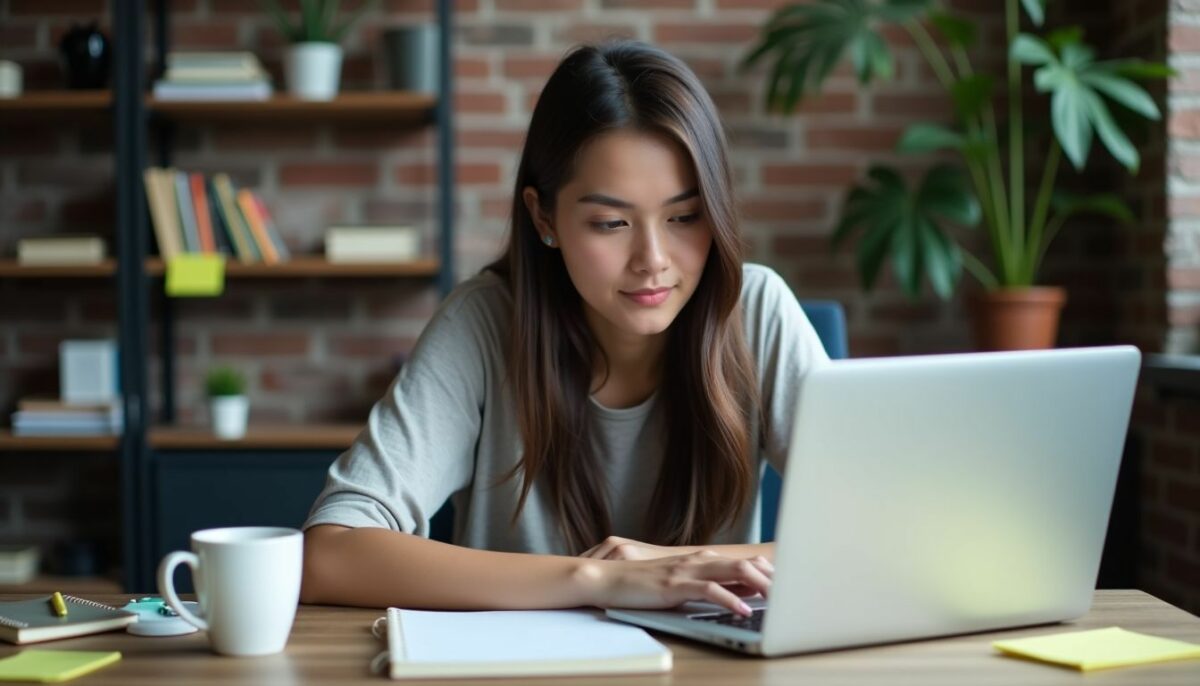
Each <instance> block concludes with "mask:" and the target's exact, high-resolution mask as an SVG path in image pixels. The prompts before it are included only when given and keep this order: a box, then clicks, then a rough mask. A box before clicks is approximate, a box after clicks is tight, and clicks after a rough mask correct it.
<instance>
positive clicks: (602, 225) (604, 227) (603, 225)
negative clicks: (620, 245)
mask: <svg viewBox="0 0 1200 686" xmlns="http://www.w3.org/2000/svg"><path fill="white" fill-rule="evenodd" d="M589 223H590V224H591V225H592V228H594V229H598V230H600V231H615V230H617V229H619V228H621V225H622V224H624V223H625V220H624V219H614V220H613V221H610V222H589Z"/></svg>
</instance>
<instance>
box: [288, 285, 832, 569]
mask: <svg viewBox="0 0 1200 686" xmlns="http://www.w3.org/2000/svg"><path fill="white" fill-rule="evenodd" d="M743 276H744V279H743V285H742V297H741V303H742V308H743V314H744V317H745V332H746V338H747V342H748V345H749V349H750V354H751V356H752V357H753V358H754V360H755V363H756V365H755V366H756V369H757V373H758V378H759V384H760V392H761V397H762V402H763V405H764V411H765V412H764V416H765V417H766V420H767V423H768V426H766V427H765V431H762V432H761V434H760V431H759V427H758V425H757V420H756V421H755V423H754V425H753V426H752V427H751V429H752V433H751V435H752V436H759V435H761V436H762V441H761V445H760V446H759V447H760V450H759V461H760V466H761V465H762V464H764V463H763V460H764V459H765V460H766V461H767V462H770V463H771V464H772V465H773V466H774V467H775V468H776V469H778V470H779V471H780V472H781V473H782V472H783V468H784V462H785V460H786V458H787V449H788V446H789V443H790V436H791V430H792V419H793V417H794V414H795V409H796V408H795V405H796V399H797V386H798V382H799V380H800V379H801V377H803V376H804V375H805V374H806V373H807V372H808V370H810V369H812V368H813V367H814V366H815V365H819V364H824V363H826V362H828V360H829V358H828V356H827V355H826V354H825V349H824V348H823V347H822V345H821V342H820V339H818V337H817V334H816V332H815V331H814V330H813V328H812V324H810V323H809V321H808V318H807V317H805V316H804V312H803V310H801V308H800V305H799V304H798V303H797V301H796V298H795V297H794V296H793V295H792V292H791V290H790V289H789V288H788V286H787V284H786V283H785V282H784V281H783V279H782V278H780V277H779V275H778V274H776V273H775V272H774V271H772V270H771V269H769V268H767V267H763V266H760V265H753V264H747V265H745V266H744V268H743ZM512 313H513V303H512V298H511V296H510V294H509V292H508V288H507V286H506V285H505V284H504V282H503V281H502V280H501V279H500V278H499V277H498V276H496V275H495V274H492V273H491V272H483V273H481V274H479V275H476V276H474V277H472V278H471V279H469V280H467V281H465V282H464V283H462V284H461V285H459V286H458V287H457V288H455V289H454V291H453V292H452V293H451V294H450V296H449V297H447V298H446V300H445V301H444V302H443V303H442V304H441V306H440V307H439V308H438V310H437V312H436V313H435V314H434V315H433V318H432V319H431V320H430V322H429V324H428V326H426V328H425V330H424V331H423V332H422V334H421V337H420V338H419V339H418V341H417V344H416V346H415V348H414V349H413V352H412V355H411V356H410V358H409V359H408V361H407V362H406V363H405V365H404V367H403V369H401V371H400V373H399V375H398V376H397V377H396V380H395V381H394V382H393V383H392V385H391V388H389V389H388V392H387V394H386V395H385V396H384V397H383V398H382V399H381V400H379V402H377V403H376V404H375V407H374V408H373V409H372V410H371V414H370V417H369V419H368V420H367V426H366V428H365V429H363V431H362V432H361V433H360V434H359V435H358V437H357V438H356V439H355V441H354V445H352V446H351V447H350V449H349V450H347V451H346V452H345V453H344V454H342V455H341V457H339V458H338V460H337V461H336V462H335V463H334V464H333V465H332V466H331V467H330V468H329V477H328V479H327V480H326V484H325V488H324V490H322V491H321V494H320V495H319V496H317V500H316V503H315V504H314V505H313V508H312V512H311V513H310V514H309V517H308V520H307V521H306V522H305V524H304V527H305V528H308V527H311V526H315V525H317V524H339V525H342V526H348V527H380V528H387V529H393V530H396V531H403V532H406V533H411V534H417V535H419V536H428V535H429V518H430V517H432V516H433V514H434V513H435V512H437V510H438V508H439V507H441V505H442V504H443V503H444V502H445V501H446V499H447V498H452V499H453V503H454V507H455V527H454V543H456V544H458V545H463V546H469V547H472V548H480V549H486V550H496V551H509V552H529V553H548V554H569V550H568V549H567V546H566V543H565V540H564V539H563V537H562V534H561V531H560V529H559V527H558V525H557V523H556V522H555V517H554V514H553V509H552V508H551V507H550V504H549V501H548V499H547V493H546V491H545V489H543V488H540V487H539V486H540V484H537V483H535V484H534V486H533V488H532V490H531V491H530V495H529V499H528V501H527V502H526V504H525V508H524V510H523V511H522V512H521V515H520V516H519V517H518V518H517V519H516V521H515V522H513V521H512V515H513V511H514V509H515V507H516V503H517V500H518V497H519V495H520V489H521V476H520V474H519V473H518V474H517V475H516V476H514V477H513V478H512V479H509V480H507V481H505V480H503V475H505V474H507V473H508V472H509V471H510V470H511V469H512V468H513V466H514V465H516V464H517V462H518V461H519V459H520V455H521V438H520V434H519V431H518V429H517V420H516V414H515V411H514V410H515V406H514V401H513V398H512V395H511V394H512V389H511V386H508V385H505V384H504V383H503V382H502V380H503V379H504V378H505V373H504V372H505V369H506V367H507V363H506V360H505V357H504V352H503V351H504V349H505V342H506V341H507V340H508V335H509V330H510V328H511V321H512ZM657 399H658V392H655V393H654V394H653V395H651V396H650V398H648V399H647V400H646V401H644V402H643V403H641V404H640V405H638V406H636V407H630V408H624V409H612V408H608V407H604V406H602V405H600V404H599V403H598V402H596V400H595V399H594V398H593V399H591V414H592V420H593V421H594V422H595V425H594V426H595V430H594V431H593V441H594V446H593V447H594V450H595V451H596V452H595V454H596V456H597V457H598V458H599V459H600V461H601V464H603V465H604V466H605V473H606V476H607V478H608V487H609V491H608V493H609V505H610V508H609V509H610V513H611V517H612V525H613V530H612V534H614V535H617V536H624V537H627V538H633V539H637V540H646V539H647V522H646V513H647V511H648V503H649V500H650V497H651V496H652V494H653V491H654V486H655V483H656V481H657V478H658V471H659V467H660V465H661V463H662V456H663V445H664V439H665V437H664V435H663V434H664V423H663V417H662V413H661V412H660V411H659V407H660V404H659V403H658V402H657ZM761 471H762V470H761V469H760V470H758V472H757V473H758V474H761ZM754 492H755V493H757V492H758V489H757V488H755V489H754ZM754 499H755V501H754V503H751V504H750V506H748V507H746V508H745V509H744V510H743V514H742V515H741V517H739V519H738V520H737V521H736V522H733V523H732V524H731V525H730V526H728V527H726V528H725V529H723V530H722V531H720V532H718V534H717V536H716V538H715V540H713V541H712V543H714V544H720V543H751V542H757V541H758V540H759V512H758V510H759V508H758V507H757V495H756V496H754ZM598 542H599V541H597V543H598Z"/></svg>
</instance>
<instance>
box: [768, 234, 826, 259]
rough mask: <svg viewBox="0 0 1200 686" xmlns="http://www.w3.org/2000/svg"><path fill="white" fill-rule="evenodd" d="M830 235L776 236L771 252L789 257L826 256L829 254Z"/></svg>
mask: <svg viewBox="0 0 1200 686" xmlns="http://www.w3.org/2000/svg"><path fill="white" fill-rule="evenodd" d="M829 251H830V247H829V237H828V236H775V238H774V240H773V241H772V243H771V252H772V253H774V254H776V255H781V256H788V257H810V256H811V257H826V256H828V255H829Z"/></svg>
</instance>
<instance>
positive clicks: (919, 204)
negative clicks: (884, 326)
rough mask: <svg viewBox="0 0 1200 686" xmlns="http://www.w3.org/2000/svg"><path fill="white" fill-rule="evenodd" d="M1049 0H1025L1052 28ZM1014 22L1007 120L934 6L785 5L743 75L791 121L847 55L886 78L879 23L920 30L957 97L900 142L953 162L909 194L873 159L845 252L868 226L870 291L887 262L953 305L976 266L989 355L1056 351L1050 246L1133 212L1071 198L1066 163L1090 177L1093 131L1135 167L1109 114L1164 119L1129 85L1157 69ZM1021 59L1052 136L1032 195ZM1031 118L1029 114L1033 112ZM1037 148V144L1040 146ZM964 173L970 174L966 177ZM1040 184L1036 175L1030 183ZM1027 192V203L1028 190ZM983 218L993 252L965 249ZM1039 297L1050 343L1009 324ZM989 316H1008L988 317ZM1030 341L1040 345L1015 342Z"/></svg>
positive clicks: (1063, 32)
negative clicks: (1061, 235)
mask: <svg viewBox="0 0 1200 686" xmlns="http://www.w3.org/2000/svg"><path fill="white" fill-rule="evenodd" d="M1045 1H1046V0H1020V3H1019V4H1020V6H1023V7H1024V9H1025V14H1026V15H1027V16H1028V18H1029V21H1030V23H1032V24H1033V25H1034V26H1036V27H1041V26H1042V25H1043V22H1044V15H1045ZM1004 10H1005V24H1006V29H1007V48H1008V49H1007V59H1006V65H1007V69H1006V73H1005V74H1003V75H1001V78H1002V80H1003V83H1002V84H1001V87H1002V88H1004V89H1005V93H1006V95H1007V110H1008V111H1007V116H1006V118H1005V119H1001V117H999V116H998V115H997V109H998V108H997V105H996V102H995V100H996V94H995V90H996V89H995V88H994V86H995V85H996V81H997V77H993V76H992V75H989V74H986V73H980V72H977V71H976V70H975V69H974V67H973V65H972V60H971V55H970V52H969V51H970V48H971V47H972V45H973V44H974V43H975V41H976V37H977V35H978V29H977V27H976V25H975V24H974V23H973V22H971V21H969V20H967V19H965V18H963V17H961V16H958V15H956V14H954V13H952V12H951V11H949V10H947V9H945V8H944V7H943V6H942V5H941V3H939V2H936V1H935V0H878V1H871V0H812V1H811V2H807V3H804V4H796V5H792V6H788V7H784V8H782V9H780V10H778V11H777V12H775V13H774V15H773V16H772V17H771V19H770V20H769V21H768V22H767V24H766V25H765V27H764V28H763V31H762V34H761V36H760V39H759V41H758V42H757V44H756V45H755V46H754V47H753V48H752V50H751V52H750V53H749V54H748V55H747V56H746V58H745V61H744V63H743V66H744V68H747V69H748V68H750V67H752V66H754V65H756V64H759V63H762V62H766V63H768V64H769V71H768V75H767V90H766V101H767V106H768V108H769V109H771V110H773V111H782V112H784V113H787V112H791V111H793V110H794V109H795V107H796V106H797V104H798V103H799V102H800V101H801V100H802V99H803V98H804V97H805V96H807V95H809V94H812V93H815V92H817V91H819V90H820V88H821V87H822V85H823V84H824V82H825V80H826V78H827V77H828V76H829V75H830V73H831V72H832V71H833V69H834V67H836V66H837V64H838V63H839V62H840V61H841V60H843V59H845V58H848V59H849V60H850V61H851V63H852V64H853V67H854V71H855V73H856V74H857V76H858V79H859V81H860V82H861V83H863V84H867V83H870V82H871V81H872V80H875V79H883V80H886V79H889V78H891V76H892V73H893V61H892V56H891V53H890V52H889V50H888V47H887V44H886V43H885V41H884V39H883V38H882V35H881V33H880V30H881V29H882V28H884V27H885V26H888V25H894V26H899V27H900V28H902V29H903V30H904V31H905V32H907V33H908V35H910V36H911V37H912V40H913V42H914V43H915V44H916V46H917V48H918V49H919V50H920V53H921V55H922V56H923V57H924V59H925V61H926V62H927V63H928V64H929V66H930V68H931V69H932V70H933V73H934V74H935V75H936V77H937V79H938V81H939V82H940V83H941V85H942V87H944V88H945V89H946V91H947V92H948V93H949V95H950V99H951V101H952V103H953V110H954V111H953V114H954V121H955V123H954V124H953V125H951V126H946V125H943V124H941V123H917V124H913V125H912V126H910V127H909V128H908V129H907V130H906V131H904V133H903V134H902V135H901V137H900V140H899V142H898V143H897V149H898V151H899V152H901V153H934V152H940V153H943V154H942V155H941V157H942V158H943V159H945V158H946V155H945V153H947V152H949V153H952V157H953V158H956V159H957V160H958V164H953V163H947V162H942V163H939V164H937V165H936V166H934V167H933V168H932V169H930V170H929V172H928V173H927V174H925V176H924V177H923V178H922V179H921V180H920V181H919V182H918V183H916V185H915V187H910V186H909V185H908V184H907V183H906V181H905V178H904V176H903V175H902V174H901V173H900V172H899V171H897V170H896V169H895V168H893V167H889V166H886V165H875V166H872V167H871V168H870V169H869V171H868V172H867V175H866V179H865V180H864V181H862V182H860V183H858V184H856V185H855V186H854V187H853V188H852V189H851V190H850V192H849V193H848V195H847V196H846V200H845V203H844V205H843V207H842V213H841V218H840V221H839V222H838V224H837V227H836V228H835V229H834V232H833V243H834V246H835V247H836V246H837V245H839V244H841V243H842V242H843V241H845V240H846V239H847V238H848V237H849V236H850V235H852V234H854V233H857V232H859V231H860V230H861V233H862V237H861V239H860V240H859V243H858V247H857V262H858V268H859V272H860V276H861V278H862V280H863V284H864V287H865V288H867V289H870V288H871V287H872V285H873V284H874V282H875V280H876V278H877V276H878V274H879V272H880V269H881V267H882V265H883V263H884V261H885V260H886V259H887V258H888V257H889V256H890V257H891V264H892V268H893V270H894V272H895V274H896V276H897V278H898V280H899V282H900V284H901V286H902V287H903V289H904V290H905V291H906V292H907V293H908V294H909V295H910V296H912V297H916V296H917V295H918V294H919V293H920V290H921V287H922V283H923V282H924V281H925V280H928V282H929V283H930V284H931V285H932V287H933V290H934V291H935V292H936V293H937V294H938V295H939V296H940V297H942V298H943V299H945V298H949V297H950V296H951V295H952V293H953V292H954V290H955V288H956V286H957V284H958V282H959V279H960V275H961V273H962V270H963V269H964V268H965V269H966V270H967V271H968V272H970V273H971V274H972V275H973V276H974V277H975V278H976V279H978V280H979V282H980V283H981V284H982V285H983V286H984V288H985V289H986V293H985V294H984V296H982V297H981V298H980V299H979V302H978V303H977V307H976V308H975V310H976V312H975V313H974V314H975V319H976V331H977V334H980V335H981V336H982V337H983V338H985V339H986V338H987V337H988V336H989V332H990V333H991V334H1000V335H1001V336H1002V337H1003V338H1007V340H997V339H995V338H992V339H991V340H980V341H979V343H980V345H981V347H984V348H1002V347H1050V346H1052V345H1053V343H1054V337H1055V332H1056V330H1057V323H1058V315H1059V310H1060V309H1061V307H1062V303H1063V302H1064V300H1065V294H1064V293H1063V292H1062V289H1053V288H1050V289H1048V288H1038V287H1036V286H1035V284H1036V283H1037V277H1038V272H1039V268H1040V267H1041V264H1042V259H1043V257H1044V255H1045V253H1046V248H1047V246H1048V245H1049V244H1050V242H1051V241H1052V240H1054V237H1055V236H1056V234H1057V233H1058V231H1059V229H1060V228H1061V227H1062V226H1063V223H1064V222H1065V221H1066V220H1067V219H1068V218H1070V217H1071V216H1072V215H1075V214H1077V213H1081V212H1093V213H1099V214H1104V215H1108V216H1111V217H1114V218H1116V219H1118V220H1120V221H1123V222H1128V221H1130V220H1131V219H1132V217H1131V215H1130V212H1129V210H1128V209H1127V208H1126V207H1125V205H1124V204H1123V203H1122V202H1121V201H1120V199H1119V198H1117V197H1116V196H1113V195H1110V194H1090V195H1070V194H1067V193H1065V192H1062V191H1061V190H1060V189H1058V188H1057V187H1056V180H1057V178H1058V174H1059V171H1060V162H1061V158H1062V156H1063V155H1064V154H1065V155H1066V158H1067V160H1068V162H1069V163H1070V164H1071V165H1072V166H1073V167H1074V168H1075V169H1076V170H1081V169H1083V168H1084V166H1085V165H1086V164H1087V162H1088V157H1089V151H1090V149H1091V147H1092V142H1093V136H1095V137H1097V138H1099V139H1100V142H1101V143H1103V145H1104V147H1105V148H1106V149H1107V150H1108V151H1109V153H1111V154H1112V156H1113V157H1114V158H1116V160H1117V161H1118V162H1119V163H1120V164H1121V165H1123V166H1124V167H1125V168H1126V169H1128V170H1129V171H1130V172H1131V173H1133V172H1136V171H1137V168H1138V163H1139V156H1138V152H1137V149H1136V148H1135V147H1134V146H1133V144H1132V143H1131V142H1130V140H1129V137H1128V135H1127V134H1126V133H1125V131H1124V130H1123V129H1122V125H1121V124H1118V123H1117V118H1116V117H1114V112H1113V110H1112V109H1111V108H1110V105H1111V104H1113V103H1115V104H1116V105H1118V106H1119V107H1120V108H1122V109H1123V110H1126V112H1123V113H1122V114H1132V115H1135V116H1137V117H1141V118H1145V119H1158V118H1159V116H1160V115H1159V110H1158V107H1157V106H1156V105H1155V103H1154V101H1153V99H1152V98H1151V97H1150V96H1149V95H1148V94H1147V93H1146V91H1145V90H1143V89H1142V88H1141V87H1140V86H1139V85H1137V84H1136V83H1135V82H1134V81H1133V79H1145V78H1161V77H1164V76H1166V75H1167V74H1169V73H1170V70H1168V69H1167V68H1166V67H1165V66H1163V65H1161V64H1156V63H1151V62H1146V61H1142V60H1136V59H1122V60H1108V61H1097V60H1096V59H1095V53H1094V51H1093V50H1092V48H1090V47H1088V46H1087V45H1086V44H1084V42H1083V34H1082V31H1081V30H1080V29H1078V28H1075V27H1071V28H1063V29H1058V30H1054V31H1051V32H1049V33H1047V34H1045V35H1044V36H1036V35H1032V34H1029V33H1022V32H1021V30H1020V7H1019V5H1018V0H1006V2H1005V5H1004ZM1022 65H1026V66H1030V67H1033V68H1034V69H1033V86H1034V87H1035V89H1036V90H1037V91H1038V92H1040V93H1045V94H1048V95H1049V100H1050V104H1049V109H1050V117H1049V119H1050V123H1051V128H1052V130H1053V133H1052V135H1051V136H1050V141H1049V144H1048V148H1047V147H1043V149H1044V150H1045V155H1044V158H1043V159H1042V160H1041V164H1042V170H1041V174H1040V179H1039V181H1038V183H1037V185H1036V187H1035V188H1027V182H1026V163H1025V162H1026V160H1025V156H1026V152H1027V144H1028V141H1026V139H1025V134H1026V131H1027V129H1028V128H1029V127H1028V125H1027V123H1026V121H1025V118H1026V117H1030V116H1040V117H1043V118H1044V116H1045V115H1044V114H1043V113H1040V112H1038V113H1036V114H1035V113H1034V112H1027V111H1026V106H1027V105H1029V104H1030V103H1027V102H1026V99H1025V98H1023V93H1022V91H1023V81H1022V72H1021V67H1022ZM1028 109H1033V108H1032V107H1029V108H1028ZM1039 152H1040V151H1039ZM964 168H965V170H964ZM1031 180H1032V179H1031ZM1027 191H1029V195H1028V196H1027V195H1026V193H1027ZM981 220H982V222H983V225H984V227H985V228H986V230H987V237H988V241H987V245H988V246H989V248H990V254H989V255H986V256H977V255H975V254H972V253H971V252H970V251H968V250H966V249H964V248H963V247H962V245H961V244H960V242H959V240H958V238H957V237H956V233H958V229H960V228H961V227H972V226H976V225H977V224H978V223H979V222H980V221H981ZM1025 300H1030V301H1032V302H1035V303H1041V304H1040V305H1036V306H1035V308H1034V309H1035V310H1040V311H1041V312H1042V313H1043V315H1044V316H1043V319H1047V321H1048V326H1049V329H1048V330H1043V331H1042V332H1041V333H1040V338H1039V335H1038V334H1037V333H1036V332H1033V331H1032V329H1031V327H1032V326H1033V325H1032V324H1030V323H1027V322H1023V321H1017V320H1014V319H1012V318H1011V315H1012V314H1013V313H1014V312H1016V311H1018V310H1017V309H1015V308H1014V305H1013V303H1014V302H1022V301H1025ZM992 313H995V314H997V315H998V316H999V317H1000V319H999V320H991V319H989V317H991V316H992ZM1029 333H1033V334H1034V339H1033V340H1018V339H1013V338H1011V336H1012V335H1014V334H1015V335H1020V334H1029Z"/></svg>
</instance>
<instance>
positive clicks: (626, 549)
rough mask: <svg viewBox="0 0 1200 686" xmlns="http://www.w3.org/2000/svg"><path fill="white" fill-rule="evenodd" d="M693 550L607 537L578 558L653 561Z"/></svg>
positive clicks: (618, 537) (692, 549)
mask: <svg viewBox="0 0 1200 686" xmlns="http://www.w3.org/2000/svg"><path fill="white" fill-rule="evenodd" d="M695 550H696V549H695V548H692V547H686V546H680V547H672V546H665V545H653V544H650V543H642V542H641V541H635V540H633V539H632V538H621V537H620V536H609V537H608V538H606V539H604V541H602V542H601V543H600V545H597V546H595V547H593V548H592V549H590V550H588V551H587V552H584V553H581V554H580V555H579V557H590V558H592V559H594V560H654V559H657V558H660V557H672V556H674V555H685V554H687V553H691V552H695Z"/></svg>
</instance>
